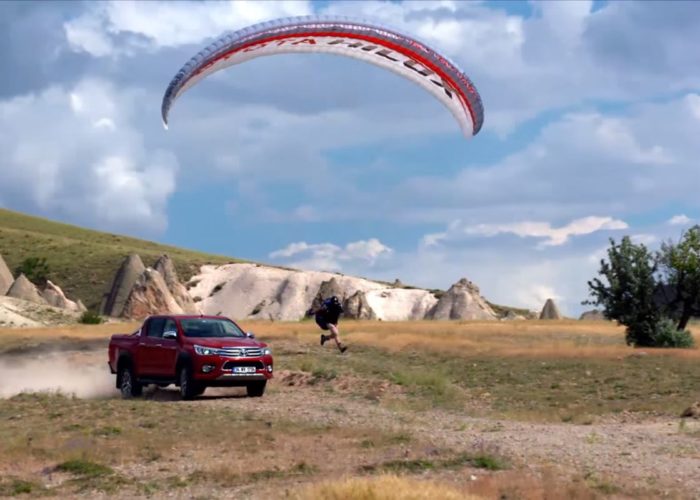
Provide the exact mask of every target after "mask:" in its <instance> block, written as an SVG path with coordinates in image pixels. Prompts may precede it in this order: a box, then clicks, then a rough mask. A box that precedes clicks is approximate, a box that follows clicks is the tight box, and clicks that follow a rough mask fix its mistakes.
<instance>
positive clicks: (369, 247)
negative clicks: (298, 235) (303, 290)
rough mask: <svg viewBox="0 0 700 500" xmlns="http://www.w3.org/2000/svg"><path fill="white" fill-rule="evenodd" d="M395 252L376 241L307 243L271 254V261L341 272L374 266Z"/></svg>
mask: <svg viewBox="0 0 700 500" xmlns="http://www.w3.org/2000/svg"><path fill="white" fill-rule="evenodd" d="M393 252H394V251H393V249H391V248H389V247H388V246H386V245H384V244H383V243H382V242H380V241H379V240H378V239H376V238H370V239H369V240H360V241H354V242H351V243H348V244H346V245H345V247H340V246H338V245H335V244H333V243H313V244H309V243H306V242H305V241H301V242H296V243H290V244H289V245H287V246H286V247H285V248H282V249H280V250H275V251H274V252H271V253H270V254H269V257H270V258H271V259H290V258H292V257H294V258H295V260H293V261H287V264H288V265H290V266H293V267H298V268H301V269H316V270H325V271H341V270H345V269H344V268H345V267H347V266H350V267H351V268H357V267H358V266H360V267H364V266H368V267H371V266H373V265H374V264H375V263H376V262H377V261H378V260H380V259H384V258H387V257H390V256H391V255H392V254H393Z"/></svg>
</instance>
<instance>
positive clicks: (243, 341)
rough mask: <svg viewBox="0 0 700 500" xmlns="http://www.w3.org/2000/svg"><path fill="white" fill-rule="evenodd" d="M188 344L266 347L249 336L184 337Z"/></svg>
mask: <svg viewBox="0 0 700 500" xmlns="http://www.w3.org/2000/svg"><path fill="white" fill-rule="evenodd" d="M186 338H187V342H188V343H190V344H197V345H201V346H202V347H214V348H217V349H220V348H222V347H267V344H265V342H260V341H259V340H255V339H249V338H240V339H234V338H227V339H223V338H216V337H214V338H207V337H186Z"/></svg>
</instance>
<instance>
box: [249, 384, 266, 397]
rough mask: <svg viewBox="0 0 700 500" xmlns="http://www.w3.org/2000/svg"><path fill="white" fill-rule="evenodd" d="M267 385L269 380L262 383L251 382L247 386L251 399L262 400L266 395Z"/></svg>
mask: <svg viewBox="0 0 700 500" xmlns="http://www.w3.org/2000/svg"><path fill="white" fill-rule="evenodd" d="M266 385H267V380H263V381H261V382H251V383H249V384H248V385H247V386H246V392H247V393H248V397H249V398H260V397H262V395H263V394H265V386H266Z"/></svg>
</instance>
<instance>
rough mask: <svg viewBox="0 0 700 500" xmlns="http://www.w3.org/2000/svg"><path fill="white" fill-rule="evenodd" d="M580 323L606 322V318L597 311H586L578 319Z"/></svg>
mask: <svg viewBox="0 0 700 500" xmlns="http://www.w3.org/2000/svg"><path fill="white" fill-rule="evenodd" d="M579 320H581V321H606V320H607V318H606V317H605V315H604V314H603V312H602V311H599V310H598V309H593V310H591V311H586V312H584V313H583V314H581V317H580V318H579Z"/></svg>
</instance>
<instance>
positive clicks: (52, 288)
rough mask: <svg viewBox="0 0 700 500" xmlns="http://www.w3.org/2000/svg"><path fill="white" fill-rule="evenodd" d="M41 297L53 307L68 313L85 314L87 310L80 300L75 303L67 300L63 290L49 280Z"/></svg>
mask: <svg viewBox="0 0 700 500" xmlns="http://www.w3.org/2000/svg"><path fill="white" fill-rule="evenodd" d="M41 296H42V297H43V299H44V300H45V301H46V302H47V303H48V304H49V305H50V306H53V307H58V308H61V309H65V310H67V311H74V312H85V311H87V308H86V307H85V306H84V305H83V303H82V302H80V300H78V301H77V302H73V301H72V300H69V299H68V298H66V296H65V294H64V293H63V290H61V289H60V288H59V287H58V286H57V285H55V284H53V283H52V282H51V281H49V280H47V281H46V285H45V286H44V289H43V290H42V291H41Z"/></svg>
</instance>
